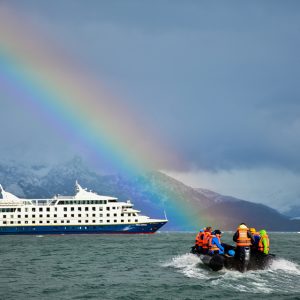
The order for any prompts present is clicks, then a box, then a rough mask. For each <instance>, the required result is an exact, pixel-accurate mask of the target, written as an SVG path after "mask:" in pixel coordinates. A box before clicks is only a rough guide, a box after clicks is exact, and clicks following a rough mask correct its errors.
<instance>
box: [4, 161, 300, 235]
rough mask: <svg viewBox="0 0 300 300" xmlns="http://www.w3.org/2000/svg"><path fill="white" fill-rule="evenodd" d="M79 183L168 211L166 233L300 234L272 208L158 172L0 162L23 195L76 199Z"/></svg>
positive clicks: (157, 213)
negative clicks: (243, 228) (202, 229)
mask: <svg viewBox="0 0 300 300" xmlns="http://www.w3.org/2000/svg"><path fill="white" fill-rule="evenodd" d="M76 180H78V181H79V183H80V184H81V185H82V186H83V187H86V188H87V189H91V190H93V191H95V192H97V193H99V194H102V195H109V196H115V197H118V198H119V199H120V200H128V199H131V200H132V202H133V203H134V205H135V207H136V208H137V209H139V210H141V211H142V214H146V215H149V216H151V217H156V218H162V217H164V211H166V212H167V215H168V219H169V223H168V224H167V225H166V226H165V228H164V229H168V230H197V229H198V227H199V226H202V225H206V224H207V223H208V222H209V224H210V225H212V226H214V227H219V228H220V229H223V230H234V229H235V228H236V226H237V225H238V224H239V223H240V222H246V223H247V224H249V225H251V226H255V227H257V228H266V229H268V230H291V231H293V230H297V231H299V230H300V221H298V220H290V219H289V217H287V216H284V215H282V214H280V213H279V212H277V211H276V210H274V209H272V208H270V207H268V206H265V205H262V204H257V203H252V202H248V201H244V200H240V199H236V198H234V197H230V196H223V195H220V194H218V193H215V192H213V191H210V190H207V189H202V188H199V189H194V188H191V187H189V186H186V185H185V184H183V183H181V182H179V181H177V180H175V179H173V178H171V177H169V176H167V175H165V174H163V173H160V172H156V171H152V172H148V173H145V174H138V175H135V176H124V175H122V174H109V175H103V174H99V172H97V171H95V170H93V168H92V167H90V166H88V165H87V164H86V163H85V162H84V161H83V160H82V159H81V158H80V157H75V158H73V159H72V160H70V161H68V162H66V163H64V164H60V165H54V166H49V165H45V164H39V165H25V164H19V163H17V162H10V163H7V164H4V163H2V164H0V183H1V184H2V186H3V187H4V188H5V189H6V190H7V191H9V192H12V193H13V194H15V195H16V196H19V197H26V198H49V197H53V196H54V195H56V194H60V195H74V192H75V191H74V189H75V181H76ZM154 191H156V192H154ZM157 191H159V194H158V193H157ZM174 199H176V201H174ZM186 207H192V208H193V209H192V210H189V215H188V218H187V217H186V216H185V217H183V216H184V214H185V213H183V212H181V209H182V210H184V209H185V208H186Z"/></svg>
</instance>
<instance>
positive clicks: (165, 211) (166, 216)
mask: <svg viewBox="0 0 300 300" xmlns="http://www.w3.org/2000/svg"><path fill="white" fill-rule="evenodd" d="M164 214H165V219H166V220H168V217H167V213H166V210H164Z"/></svg>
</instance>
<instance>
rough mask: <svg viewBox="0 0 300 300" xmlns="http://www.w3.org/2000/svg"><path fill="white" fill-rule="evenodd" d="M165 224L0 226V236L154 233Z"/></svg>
mask: <svg viewBox="0 0 300 300" xmlns="http://www.w3.org/2000/svg"><path fill="white" fill-rule="evenodd" d="M164 224H166V222H159V223H147V224H146V223H145V224H122V225H121V224H120V225H119V224H118V225H117V224H116V225H84V224H83V225H65V226H63V225H59V226H53V225H49V226H7V227H3V226H0V235H20V234H21V235H24V234H82V233H83V234H89V233H118V234H122V233H125V234H126V233H131V234H134V233H154V232H155V231H157V230H158V229H159V228H160V227H162V226H163V225H164Z"/></svg>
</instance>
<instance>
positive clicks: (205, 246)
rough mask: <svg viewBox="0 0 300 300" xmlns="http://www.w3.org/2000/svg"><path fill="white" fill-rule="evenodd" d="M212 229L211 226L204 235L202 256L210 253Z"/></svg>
mask: <svg viewBox="0 0 300 300" xmlns="http://www.w3.org/2000/svg"><path fill="white" fill-rule="evenodd" d="M211 232H212V228H211V227H210V226H208V227H206V229H205V230H204V234H203V240H202V251H201V253H202V254H207V253H208V242H209V238H210V236H211Z"/></svg>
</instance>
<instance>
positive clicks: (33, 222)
mask: <svg viewBox="0 0 300 300" xmlns="http://www.w3.org/2000/svg"><path fill="white" fill-rule="evenodd" d="M19 222H20V221H19ZM32 224H35V221H32Z"/></svg>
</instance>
